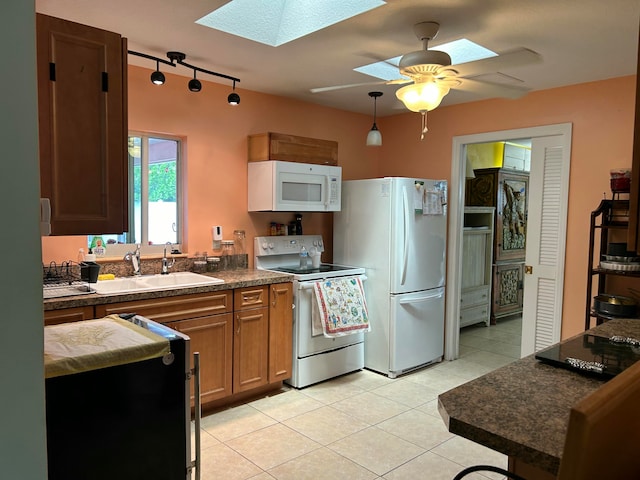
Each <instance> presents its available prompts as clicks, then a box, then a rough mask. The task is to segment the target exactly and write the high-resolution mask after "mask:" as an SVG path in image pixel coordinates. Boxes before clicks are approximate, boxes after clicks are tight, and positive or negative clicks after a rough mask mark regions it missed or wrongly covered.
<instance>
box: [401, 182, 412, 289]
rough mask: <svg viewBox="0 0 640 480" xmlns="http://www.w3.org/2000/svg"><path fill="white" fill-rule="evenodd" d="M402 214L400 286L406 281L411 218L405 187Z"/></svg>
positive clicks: (405, 188) (403, 189)
mask: <svg viewBox="0 0 640 480" xmlns="http://www.w3.org/2000/svg"><path fill="white" fill-rule="evenodd" d="M402 213H403V214H404V215H403V219H404V225H403V229H402V232H403V235H404V241H403V251H402V277H401V280H400V285H404V283H405V281H406V280H407V265H408V262H409V232H408V231H407V230H408V228H409V222H410V221H411V218H410V217H409V196H408V194H407V187H402Z"/></svg>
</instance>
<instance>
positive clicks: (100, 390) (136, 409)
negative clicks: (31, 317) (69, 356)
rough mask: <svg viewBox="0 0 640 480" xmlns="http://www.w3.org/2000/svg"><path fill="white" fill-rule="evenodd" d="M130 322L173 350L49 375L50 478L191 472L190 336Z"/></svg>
mask: <svg viewBox="0 0 640 480" xmlns="http://www.w3.org/2000/svg"><path fill="white" fill-rule="evenodd" d="M128 320H129V321H130V322H133V323H135V324H137V325H139V326H141V327H143V328H145V329H147V330H149V331H152V332H153V333H156V334H158V335H160V336H162V337H164V338H166V339H167V340H168V341H169V345H170V352H171V353H169V354H166V355H164V356H162V357H158V358H152V359H150V360H143V361H138V362H133V363H126V364H123V365H117V366H111V367H107V368H100V369H97V370H91V371H85V372H82V373H74V374H69V375H63V376H58V377H53V378H47V379H46V381H45V390H46V415H47V419H46V424H47V456H48V471H49V480H86V479H89V478H90V479H92V480H113V479H118V480H140V479H154V480H177V479H191V478H192V477H191V474H192V468H191V466H192V463H191V452H190V450H191V421H190V420H191V409H190V404H189V395H190V392H189V378H190V377H191V375H190V374H189V373H190V372H189V337H188V336H186V335H184V334H182V333H179V332H176V331H174V330H172V329H170V328H168V327H165V326H163V325H161V324H158V323H155V322H152V321H150V320H148V319H145V318H144V317H139V316H133V315H129V318H128ZM45 328H49V327H45ZM45 351H46V348H45ZM196 415H197V414H196ZM196 424H197V425H199V422H198V421H196ZM196 443H197V445H196V449H197V448H198V447H199V441H197V442H196ZM196 454H197V452H196ZM198 476H199V475H198Z"/></svg>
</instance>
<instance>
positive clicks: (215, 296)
mask: <svg viewBox="0 0 640 480" xmlns="http://www.w3.org/2000/svg"><path fill="white" fill-rule="evenodd" d="M232 298H233V297H232V294H231V290H227V291H222V292H212V293H196V294H192V295H180V296H177V297H166V298H150V299H148V300H135V301H133V302H122V303H112V304H110V305H97V306H96V316H97V317H103V316H105V315H111V314H114V313H137V314H138V315H142V316H144V317H147V318H150V319H151V320H154V321H156V322H160V323H167V322H171V321H174V320H184V319H187V318H198V317H205V316H207V315H215V314H219V313H230V312H232V311H233V304H232Z"/></svg>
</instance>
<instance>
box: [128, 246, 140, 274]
mask: <svg viewBox="0 0 640 480" xmlns="http://www.w3.org/2000/svg"><path fill="white" fill-rule="evenodd" d="M124 261H125V262H131V265H132V266H133V274H134V275H142V272H141V268H140V244H139V243H136V251H135V252H127V253H126V254H125V256H124Z"/></svg>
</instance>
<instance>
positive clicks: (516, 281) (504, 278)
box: [491, 263, 524, 324]
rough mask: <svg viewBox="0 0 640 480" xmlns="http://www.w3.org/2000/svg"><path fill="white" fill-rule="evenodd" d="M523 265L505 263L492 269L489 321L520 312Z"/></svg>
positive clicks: (493, 321)
mask: <svg viewBox="0 0 640 480" xmlns="http://www.w3.org/2000/svg"><path fill="white" fill-rule="evenodd" d="M523 274H524V263H505V264H502V265H496V266H495V267H494V278H493V308H492V311H491V321H492V323H494V324H495V319H496V318H498V317H504V316H507V315H513V314H515V313H518V312H521V311H522V280H523Z"/></svg>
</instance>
